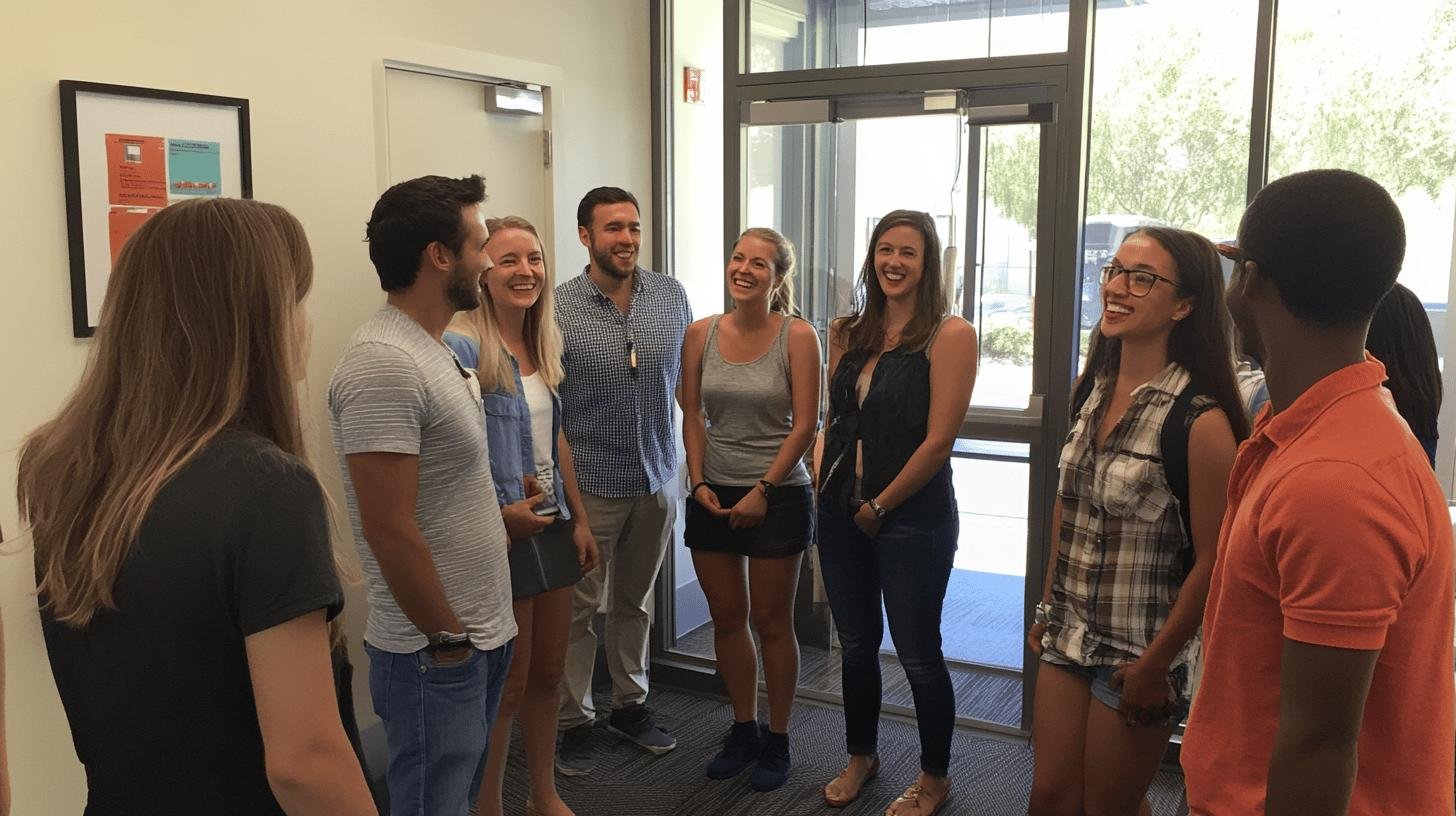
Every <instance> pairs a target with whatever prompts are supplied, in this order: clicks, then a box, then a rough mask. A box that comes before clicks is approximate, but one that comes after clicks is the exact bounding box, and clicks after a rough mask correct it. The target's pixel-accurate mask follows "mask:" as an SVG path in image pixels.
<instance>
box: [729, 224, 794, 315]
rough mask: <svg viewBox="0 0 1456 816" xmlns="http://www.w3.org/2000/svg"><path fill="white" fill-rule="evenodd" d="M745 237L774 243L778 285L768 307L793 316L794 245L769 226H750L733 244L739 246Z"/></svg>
mask: <svg viewBox="0 0 1456 816" xmlns="http://www.w3.org/2000/svg"><path fill="white" fill-rule="evenodd" d="M744 238H757V239H758V240H760V241H767V242H768V243H770V244H772V245H773V248H774V258H773V271H774V282H775V283H776V284H777V285H776V286H775V287H774V291H773V299H772V300H770V301H769V304H768V308H769V311H771V312H779V313H781V314H785V315H789V316H793V315H794V312H795V309H794V263H795V261H796V258H795V257H794V245H793V244H792V243H791V242H790V241H789V239H787V238H785V237H784V236H782V235H780V234H779V232H778V230H773V229H769V228H768V227H749V228H748V229H746V230H744V231H743V234H742V235H739V236H738V240H737V241H734V242H733V246H734V247H737V246H738V244H739V242H740V241H742V240H743V239H744Z"/></svg>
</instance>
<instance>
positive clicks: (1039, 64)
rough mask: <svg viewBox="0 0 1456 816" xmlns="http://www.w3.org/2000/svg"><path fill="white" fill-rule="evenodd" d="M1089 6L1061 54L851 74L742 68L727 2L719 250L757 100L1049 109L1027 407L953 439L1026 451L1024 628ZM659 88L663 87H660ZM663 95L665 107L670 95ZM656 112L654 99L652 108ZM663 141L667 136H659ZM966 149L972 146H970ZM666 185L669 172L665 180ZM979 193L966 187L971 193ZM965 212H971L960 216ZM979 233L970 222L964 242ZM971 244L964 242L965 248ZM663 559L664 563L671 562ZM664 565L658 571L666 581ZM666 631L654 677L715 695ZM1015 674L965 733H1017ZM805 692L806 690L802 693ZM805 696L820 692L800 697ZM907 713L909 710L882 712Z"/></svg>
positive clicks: (1026, 687) (1060, 380)
mask: <svg viewBox="0 0 1456 816" xmlns="http://www.w3.org/2000/svg"><path fill="white" fill-rule="evenodd" d="M670 3H671V0H657V2H655V3H654V32H655V36H654V37H653V49H654V52H656V53H654V63H657V62H661V61H662V60H663V59H665V58H666V55H670V54H671V53H672V51H671V25H670ZM1094 4H1095V0H1073V2H1071V3H1070V4H1069V19H1068V40H1067V50H1066V51H1064V52H1058V53H1052V54H1033V55H1026V56H1015V57H996V58H989V59H971V60H948V61H943V62H922V63H906V64H898V65H873V66H856V67H847V68H827V69H812V70H794V71H781V72H774V73H759V74H752V73H748V72H747V66H746V64H745V60H746V56H747V51H748V48H747V46H748V42H747V38H746V34H747V25H746V23H747V14H746V7H747V5H749V2H748V0H724V3H723V14H724V18H723V19H724V32H723V36H724V49H723V53H724V64H723V77H724V92H723V106H724V107H723V113H724V115H723V128H724V131H723V137H724V139H723V144H724V156H723V173H724V188H723V191H724V213H725V218H724V224H723V248H724V253H725V257H726V253H727V252H728V251H729V250H730V249H731V247H732V243H733V241H734V239H735V238H736V237H737V235H738V232H739V230H740V228H741V225H742V218H743V206H744V202H743V200H742V183H743V169H744V168H743V164H744V153H743V150H744V134H745V131H744V127H743V125H744V123H745V122H746V120H747V117H746V112H745V106H746V105H747V104H749V103H751V102H755V101H776V100H793V99H814V98H832V97H836V96H849V95H856V94H858V95H864V94H875V93H894V92H904V91H912V92H913V91H931V90H944V89H969V90H970V92H971V94H970V104H973V105H992V104H1004V103H1006V102H1010V101H1029V102H1051V103H1052V104H1053V105H1054V106H1055V111H1056V115H1055V117H1054V118H1053V119H1052V121H1051V122H1048V123H1044V124H1043V125H1042V127H1043V131H1042V139H1041V154H1040V173H1039V183H1038V191H1039V199H1038V212H1037V224H1038V229H1037V236H1036V245H1037V269H1036V291H1037V292H1038V297H1037V298H1036V301H1035V304H1034V307H1033V309H1034V314H1033V321H1034V325H1035V326H1036V327H1038V328H1037V330H1036V333H1035V336H1034V341H1033V374H1032V399H1031V405H1029V406H1028V408H1027V409H1025V410H1022V411H1006V410H1002V409H992V408H979V407H976V408H972V409H970V410H969V411H968V412H967V414H966V418H965V420H964V422H963V423H962V426H961V434H960V435H961V436H972V437H977V438H984V439H993V440H1001V441H1014V442H1022V443H1026V444H1028V445H1030V467H1031V473H1030V474H1029V478H1028V507H1027V553H1026V561H1027V569H1026V581H1025V585H1026V591H1025V596H1024V599H1023V609H1022V615H1023V621H1024V622H1025V623H1027V624H1028V625H1029V622H1030V620H1031V617H1032V609H1033V607H1034V606H1035V603H1036V600H1037V599H1039V598H1040V597H1041V591H1042V584H1043V581H1044V577H1045V565H1046V559H1047V558H1048V557H1049V555H1050V552H1051V548H1052V545H1051V538H1052V535H1053V533H1054V531H1052V530H1051V516H1052V504H1053V501H1054V497H1055V491H1056V480H1057V472H1056V471H1057V469H1056V452H1057V451H1058V450H1060V447H1061V444H1062V441H1063V437H1064V435H1065V433H1064V429H1065V428H1066V426H1067V422H1068V420H1069V410H1068V402H1067V398H1068V396H1069V395H1070V391H1071V383H1072V379H1073V376H1074V375H1075V373H1076V372H1075V366H1076V362H1077V345H1076V344H1077V340H1078V337H1077V335H1078V332H1077V331H1076V321H1077V312H1076V310H1077V306H1078V298H1079V295H1080V293H1079V292H1078V291H1077V288H1078V286H1079V285H1080V278H1081V275H1080V271H1081V263H1080V261H1081V257H1080V256H1081V254H1082V253H1081V246H1082V214H1083V211H1084V205H1085V200H1086V178H1087V144H1088V121H1089V116H1088V107H1089V104H1090V98H1091V87H1090V77H1089V75H1090V58H1091V44H1092V35H1093V22H1094V14H1095V12H1094ZM1028 86H1039V87H1041V88H1043V89H1047V90H1049V92H1050V95H1049V97H1047V98H1040V99H1027V98H1026V89H1027V87H1028ZM659 92H660V89H659ZM663 98H664V99H666V100H670V99H671V94H664V95H663ZM659 104H661V103H659ZM667 141H668V143H670V139H669V140H667ZM966 149H967V150H969V146H967V147H966ZM663 183H664V184H667V183H670V174H666V175H664V177H663ZM974 189H975V185H972V184H967V196H968V197H970V196H972V195H973V194H974ZM967 212H970V209H969V208H968V210H967ZM975 228H976V226H975V224H974V222H973V221H972V220H971V219H969V218H968V219H967V223H966V225H965V229H966V232H967V238H969V237H971V236H972V235H973V233H974V230H975ZM966 245H967V246H970V245H971V244H970V243H969V241H967V244H966ZM973 275H974V265H973V264H972V263H970V262H969V260H968V263H967V281H966V286H967V287H970V286H972V285H975V283H976V281H975V280H974V279H973V277H972V276H973ZM669 557H671V556H669ZM672 571H673V570H672V567H671V564H670V563H669V564H668V565H667V567H666V568H665V569H664V570H663V573H662V574H663V575H670V574H672ZM673 589H674V588H673V586H672V582H671V581H669V580H661V576H659V583H658V587H657V607H656V610H655V611H656V613H657V616H658V618H657V619H658V620H659V621H662V622H670V621H671V620H672V614H673V609H674V597H673ZM672 629H673V627H672V626H658V627H656V629H655V634H654V638H653V644H652V647H653V663H654V669H655V670H657V671H659V672H660V673H661V675H662V676H663V677H664V679H670V681H671V682H677V683H682V684H686V685H690V686H698V687H712V685H713V684H714V681H713V678H712V676H711V675H712V663H711V661H709V660H705V659H699V658H696V657H694V656H692V655H685V654H682V653H679V652H676V651H675V650H674V649H673V648H672V640H673V639H672V637H671V635H672ZM1024 666H1025V668H1024V670H1023V671H1022V717H1021V728H1020V729H1006V728H1004V727H1000V726H996V725H994V724H991V723H986V722H982V721H966V722H964V724H966V725H971V726H973V727H977V728H981V729H986V730H992V731H1003V732H1007V731H1009V732H1011V733H1019V734H1025V733H1027V732H1028V731H1029V730H1030V727H1031V716H1032V709H1033V705H1032V696H1033V690H1034V688H1035V682H1036V661H1035V660H1034V659H1033V658H1031V657H1030V656H1029V653H1028V658H1027V659H1026V660H1025V662H1024ZM801 693H802V692H801ZM805 696H808V697H811V698H812V697H816V696H818V695H814V694H806V695H805ZM887 713H891V714H899V715H907V714H912V713H913V712H910V711H909V710H904V711H897V710H893V707H889V708H887Z"/></svg>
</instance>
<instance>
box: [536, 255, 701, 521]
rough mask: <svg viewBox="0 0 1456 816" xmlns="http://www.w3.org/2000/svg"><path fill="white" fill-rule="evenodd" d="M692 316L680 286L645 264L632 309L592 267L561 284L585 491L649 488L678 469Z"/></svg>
mask: <svg viewBox="0 0 1456 816" xmlns="http://www.w3.org/2000/svg"><path fill="white" fill-rule="evenodd" d="M692 320H693V316H692V308H691V307H690V306H689V305H688V298H687V293H686V292H684V291H683V287H682V284H680V283H678V282H677V281H675V280H673V279H672V278H669V277H668V276H666V275H662V274H659V273H657V272H649V271H648V270H645V269H642V268H641V267H638V269H637V273H636V274H635V275H634V276H633V284H632V305H631V308H630V309H628V313H627V314H626V315H623V314H622V312H621V311H620V310H619V309H618V308H617V306H616V304H614V303H612V300H611V299H610V298H608V297H607V296H606V295H604V294H602V291H601V289H599V288H597V285H596V284H595V283H594V282H592V279H591V278H590V277H589V276H588V275H587V274H586V273H585V272H583V273H582V274H581V275H578V276H577V277H575V278H572V279H571V280H569V281H567V282H565V283H563V284H561V285H560V286H558V287H556V323H557V325H559V326H560V327H561V334H562V336H563V338H564V339H565V341H566V348H565V354H564V357H563V359H564V362H565V364H566V380H565V382H563V383H562V385H561V411H562V417H561V418H562V426H563V427H564V428H565V430H566V441H567V442H568V444H570V445H571V454H572V457H573V459H574V460H575V463H576V478H577V482H578V483H579V484H580V486H581V489H582V490H585V491H587V492H588V493H592V494H594V495H597V496H604V497H607V498H628V497H631V496H645V495H648V494H650V493H655V492H657V490H658V489H659V488H661V487H662V485H663V484H665V483H666V482H667V481H668V480H669V479H671V478H672V477H673V474H674V473H675V472H676V470H677V445H676V443H675V442H674V438H675V435H674V433H673V392H674V391H675V390H676V388H677V381H678V374H679V372H680V370H681V369H682V342H683V333H684V332H685V331H687V327H688V324H689V323H691V322H692ZM633 352H635V353H636V363H637V365H636V369H635V370H634V369H633V368H632V365H631V363H632V357H633Z"/></svg>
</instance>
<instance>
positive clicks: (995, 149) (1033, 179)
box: [957, 124, 1041, 408]
mask: <svg viewBox="0 0 1456 816" xmlns="http://www.w3.org/2000/svg"><path fill="white" fill-rule="evenodd" d="M978 135H979V143H980V144H979V147H980V149H981V153H980V155H981V160H980V161H979V162H977V165H978V167H979V169H980V178H981V183H980V185H979V187H978V190H979V193H978V195H977V197H976V198H977V203H976V235H977V240H976V267H975V281H976V285H975V289H976V291H975V299H974V301H973V303H972V304H971V309H972V312H971V314H970V315H967V319H968V320H970V321H971V322H972V323H974V324H975V325H976V328H977V329H978V330H979V334H980V339H981V366H980V369H979V370H977V372H976V389H975V392H974V393H973V394H972V397H971V402H972V404H973V405H982V406H988V407H997V408H1025V407H1026V406H1027V402H1028V400H1029V399H1030V396H1031V349H1032V337H1033V329H1034V328H1035V327H1034V326H1033V321H1032V316H1033V314H1035V311H1036V310H1035V309H1034V308H1032V307H1033V306H1034V304H1035V303H1036V209H1037V201H1038V197H1037V174H1038V166H1039V159H1040V155H1039V154H1040V145H1041V125H1034V124H1032V125H1004V126H1001V127H992V128H980V129H979V134H978ZM957 291H958V292H959V291H960V290H959V289H957Z"/></svg>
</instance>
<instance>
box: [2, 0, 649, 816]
mask: <svg viewBox="0 0 1456 816" xmlns="http://www.w3.org/2000/svg"><path fill="white" fill-rule="evenodd" d="M648 10H649V4H648V2H646V0H532V2H529V3H525V2H512V1H511V0H431V2H428V3H397V2H384V0H353V2H343V0H311V2H304V3H297V2H283V0H256V1H255V2H249V3H233V4H185V3H184V4H164V5H151V6H149V5H145V4H143V5H134V4H133V5H125V4H109V3H100V2H75V1H74V0H69V1H61V0H57V1H55V2H48V3H22V2H20V0H0V20H4V23H3V25H0V100H3V102H4V115H3V116H0V156H5V157H6V161H5V171H4V175H3V178H4V185H3V193H0V270H3V276H4V277H3V280H4V287H3V295H0V526H3V528H4V530H5V531H6V533H7V534H8V535H9V536H10V537H11V540H10V541H8V542H7V544H6V546H5V548H4V553H5V554H4V555H3V556H0V607H3V609H4V619H5V641H6V644H5V645H6V668H7V680H8V689H7V700H6V712H7V721H8V722H7V724H8V730H9V743H10V746H11V750H10V762H11V775H12V778H13V780H14V791H15V808H14V812H15V813H17V814H27V815H28V814H41V813H76V812H79V811H80V810H81V808H82V803H83V802H84V798H85V793H84V787H85V780H84V777H83V775H82V771H81V768H80V765H79V764H78V763H77V762H76V759H75V755H74V752H73V749H72V746H71V741H70V736H69V732H68V730H67V727H66V723H65V717H64V713H63V712H62V709H61V707H60V703H59V700H58V698H57V696H56V692H55V688H54V685H53V683H52V681H51V677H50V672H49V667H48V664H47V661H46V657H45V649H44V645H43V642H42V640H41V637H40V628H39V624H38V619H37V615H36V610H35V599H34V579H33V574H32V566H31V563H32V562H31V554H30V551H29V548H28V545H27V543H26V542H25V541H23V540H21V541H19V542H17V541H14V539H15V538H16V537H17V536H16V533H17V532H18V530H19V526H18V521H17V511H16V506H15V501H14V495H15V454H16V450H17V448H18V446H19V444H20V441H21V439H22V438H23V437H24V435H25V433H26V432H27V431H29V430H30V429H31V428H33V427H35V426H36V425H38V424H39V423H41V422H43V421H44V420H45V419H47V418H49V417H50V416H51V415H52V414H53V413H54V411H55V410H56V408H57V407H58V405H59V404H60V402H61V400H62V399H63V398H64V397H65V396H66V395H67V393H68V392H69V391H70V390H71V389H72V387H73V386H74V384H75V381H76V378H77V376H78V375H79V373H80V371H81V369H82V366H83V364H84V361H85V356H86V354H87V350H88V348H89V341H82V340H75V339H72V337H71V322H70V284H69V272H68V266H67V250H66V222H65V200H64V193H63V189H62V184H61V148H60V117H59V113H58V101H57V89H56V83H57V81H58V80H61V79H76V80H87V81H94V82H107V83H115V84H122V85H139V86H146V87H156V88H166V89H173V90H186V91H193V92H199V93H212V94H219V95H225V96H239V97H246V98H248V99H249V100H250V102H251V114H252V148H253V154H252V158H253V187H254V194H255V195H256V196H257V197H258V198H260V199H263V200H267V201H273V202H276V203H279V204H282V205H284V206H286V207H288V208H289V209H290V210H292V211H293V212H294V213H295V214H296V215H297V216H298V217H299V218H300V219H301V220H302V221H303V223H304V226H305V227H306V228H307V230H308V234H309V238H310V240H311V242H312V244H313V249H314V258H315V264H316V266H317V275H316V280H315V285H314V292H313V295H312V297H311V298H310V309H311V311H312V315H313V318H314V324H315V330H314V347H313V358H312V363H311V365H310V370H309V381H308V385H307V390H308V399H309V402H310V408H309V413H308V417H307V422H308V424H309V443H310V449H311V452H312V454H313V456H312V458H313V461H314V464H315V465H316V466H317V468H318V470H319V472H320V475H321V477H322V478H323V481H324V484H325V486H326V487H327V488H328V489H329V491H330V492H331V494H332V496H333V499H334V501H335V502H336V503H337V505H338V506H339V507H341V508H342V507H343V506H344V499H343V495H342V492H341V490H340V482H339V474H338V468H337V465H336V464H335V460H334V456H333V453H332V451H331V450H330V447H329V441H328V433H327V421H326V417H325V415H324V412H323V411H324V398H323V394H324V388H325V386H326V384H327V382H328V377H329V373H330V372H331V370H332V368H333V365H334V362H335V361H336V359H337V356H338V350H339V348H341V346H342V345H343V343H344V341H345V340H346V339H347V337H348V335H349V333H350V332H351V331H352V330H353V328H354V326H356V325H357V324H358V323H359V322H360V321H362V320H363V319H364V318H365V317H366V316H367V315H368V314H369V313H370V312H371V311H373V309H374V308H376V306H377V305H378V304H379V303H380V301H381V300H382V296H381V293H380V292H379V289H378V284H377V280H376V279H375V277H374V274H373V270H372V269H371V267H370V266H369V263H368V256H367V254H366V251H365V245H364V244H363V242H362V237H363V226H364V221H365V219H366V218H367V217H368V214H369V210H370V208H371V206H372V205H373V202H374V200H375V198H376V197H377V196H378V194H379V192H380V189H379V179H380V178H381V176H382V173H381V168H380V167H379V166H378V160H377V155H378V151H377V147H378V146H377V145H376V143H375V135H374V134H375V122H376V115H377V110H376V106H377V105H378V103H379V100H380V99H381V98H382V97H381V96H380V95H381V94H382V89H381V88H379V87H376V73H377V71H378V65H379V64H380V61H381V60H382V59H385V58H391V57H394V58H398V57H400V56H406V57H408V56H410V55H421V54H424V55H429V54H440V55H441V59H444V60H465V61H469V60H471V59H472V58H473V56H481V57H483V56H484V55H491V54H494V55H501V56H504V57H510V58H514V59H518V60H527V61H530V62H533V63H542V64H548V65H552V66H557V67H559V68H560V69H561V78H562V79H561V84H560V86H559V87H558V88H556V89H555V92H556V93H557V94H559V95H560V96H559V97H558V100H559V101H560V102H561V103H562V106H561V116H560V118H559V120H558V121H556V122H554V123H553V127H554V128H555V130H556V165H555V168H554V173H555V185H554V187H555V206H554V210H555V222H556V224H557V225H558V228H557V231H556V253H555V260H556V262H557V265H558V268H560V269H562V270H563V271H566V272H570V271H572V270H575V269H579V268H580V265H581V264H583V263H584V262H585V253H584V251H583V250H582V248H581V247H580V245H579V244H578V243H577V242H576V236H575V229H574V225H575V211H576V201H577V199H578V198H579V197H580V195H581V193H582V192H584V191H585V190H586V189H588V188H590V187H593V186H596V185H598V184H616V185H620V186H623V187H626V188H628V189H631V190H633V191H635V192H636V193H637V194H638V197H639V198H640V199H641V200H642V201H643V202H644V206H646V205H647V203H648V202H650V201H651V190H650V184H651V155H650V140H649V139H648V135H649V134H648V129H649V123H650V121H651V116H650V112H651V94H650V86H649V67H650V66H649V60H650V50H649V38H648ZM487 183H488V180H487ZM502 203H503V202H502ZM643 216H644V221H649V222H650V219H651V213H650V212H644V213H643ZM645 262H646V263H648V264H649V265H650V259H645ZM347 539H348V534H347V531H344V532H343V533H342V534H341V540H340V544H341V546H343V547H345V548H346V549H347V550H349V551H352V546H351V545H350V544H349V543H348V540H347ZM363 611H364V610H363V603H362V600H361V596H360V593H359V592H357V591H354V592H352V593H351V602H350V608H349V611H348V614H349V615H350V616H351V622H352V625H351V627H350V628H351V629H352V630H353V632H354V634H355V635H356V639H357V633H358V631H359V628H360V621H361V616H362V613H363ZM356 647H357V643H356ZM356 664H358V669H359V674H360V675H361V679H362V676H363V675H364V674H365V672H364V661H363V660H362V659H361V658H360V657H359V656H357V655H356ZM158 680H159V682H165V679H164V678H158ZM359 687H360V688H362V687H363V684H362V682H361V684H360V686H359ZM356 699H358V700H359V702H360V703H361V706H360V715H361V720H362V721H363V723H364V724H368V723H370V722H373V721H374V717H373V715H372V713H371V712H369V710H368V707H367V696H363V697H360V696H358V695H356Z"/></svg>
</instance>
